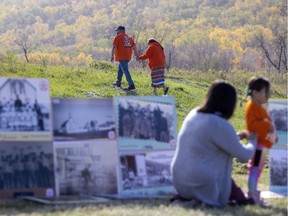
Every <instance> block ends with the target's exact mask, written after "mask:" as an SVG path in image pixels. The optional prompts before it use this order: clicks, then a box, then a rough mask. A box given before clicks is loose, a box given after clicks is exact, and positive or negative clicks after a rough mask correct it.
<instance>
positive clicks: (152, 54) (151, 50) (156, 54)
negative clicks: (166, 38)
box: [139, 42, 165, 68]
mask: <svg viewBox="0 0 288 216" xmlns="http://www.w3.org/2000/svg"><path fill="white" fill-rule="evenodd" d="M139 59H142V60H143V59H149V63H148V66H149V67H150V68H155V67H164V66H165V55H164V50H163V49H162V47H161V45H160V44H159V43H157V42H152V43H151V44H150V45H149V46H148V47H147V49H146V51H145V53H144V55H141V56H139Z"/></svg>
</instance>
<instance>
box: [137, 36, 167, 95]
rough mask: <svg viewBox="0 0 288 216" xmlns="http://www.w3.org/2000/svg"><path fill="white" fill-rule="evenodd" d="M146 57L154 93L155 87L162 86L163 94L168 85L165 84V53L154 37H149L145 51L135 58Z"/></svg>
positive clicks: (142, 58) (155, 91) (143, 58)
mask: <svg viewBox="0 0 288 216" xmlns="http://www.w3.org/2000/svg"><path fill="white" fill-rule="evenodd" d="M145 59H148V61H149V62H148V66H149V68H150V69H151V82H152V84H151V86H152V87H153V88H154V94H155V95H157V88H161V87H162V88H163V91H164V95H166V94H167V93H168V90H169V87H167V86H165V84H164V82H165V76H164V71H165V64H166V62H165V54H164V49H163V47H162V46H161V44H160V43H159V42H157V41H156V40H155V39H154V38H151V39H149V41H148V47H147V49H146V51H145V53H144V54H143V55H141V56H139V57H138V58H137V60H145Z"/></svg>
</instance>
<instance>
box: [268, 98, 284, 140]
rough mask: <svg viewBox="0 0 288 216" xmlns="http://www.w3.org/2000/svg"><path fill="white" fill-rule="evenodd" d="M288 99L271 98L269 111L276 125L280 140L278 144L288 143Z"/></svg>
mask: <svg viewBox="0 0 288 216" xmlns="http://www.w3.org/2000/svg"><path fill="white" fill-rule="evenodd" d="M287 103H288V101H287V100H269V113H270V116H271V118H272V120H273V122H274V124H275V126H276V129H277V136H278V142H277V143H276V145H287V144H288V141H287V128H288V106H287Z"/></svg>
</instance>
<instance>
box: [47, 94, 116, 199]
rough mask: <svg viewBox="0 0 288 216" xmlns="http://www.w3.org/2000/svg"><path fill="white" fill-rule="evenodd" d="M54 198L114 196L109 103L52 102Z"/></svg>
mask: <svg viewBox="0 0 288 216" xmlns="http://www.w3.org/2000/svg"><path fill="white" fill-rule="evenodd" d="M52 104H53V126H54V153H55V161H56V176H57V178H56V186H57V187H56V189H57V195H95V194H97V193H108V194H109V193H113V194H115V193H117V192H118V188H117V182H118V180H117V178H118V176H117V165H118V151H117V141H116V133H115V131H116V126H115V121H114V115H113V100H112V99H96V98H89V99H77V98H54V99H53V100H52Z"/></svg>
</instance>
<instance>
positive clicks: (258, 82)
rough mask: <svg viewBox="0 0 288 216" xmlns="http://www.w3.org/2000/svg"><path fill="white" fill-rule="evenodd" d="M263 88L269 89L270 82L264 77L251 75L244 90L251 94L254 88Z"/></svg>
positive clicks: (259, 89) (257, 89)
mask: <svg viewBox="0 0 288 216" xmlns="http://www.w3.org/2000/svg"><path fill="white" fill-rule="evenodd" d="M263 88H265V89H266V91H267V92H269V91H270V82H269V80H268V79H267V78H266V77H256V76H253V77H251V78H250V79H249V81H248V89H247V90H246V95H247V96H251V95H252V92H253V91H254V90H256V91H261V90H262V89H263Z"/></svg>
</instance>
